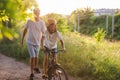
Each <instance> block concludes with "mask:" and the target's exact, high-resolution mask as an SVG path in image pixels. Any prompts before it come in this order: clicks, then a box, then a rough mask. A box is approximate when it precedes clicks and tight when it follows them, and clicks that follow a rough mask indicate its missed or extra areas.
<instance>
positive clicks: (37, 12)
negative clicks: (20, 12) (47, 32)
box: [34, 9, 40, 17]
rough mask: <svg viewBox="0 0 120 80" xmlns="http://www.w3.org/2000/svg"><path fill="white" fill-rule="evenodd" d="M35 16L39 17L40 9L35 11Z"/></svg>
mask: <svg viewBox="0 0 120 80" xmlns="http://www.w3.org/2000/svg"><path fill="white" fill-rule="evenodd" d="M34 15H35V17H39V15H40V10H39V9H36V10H34Z"/></svg>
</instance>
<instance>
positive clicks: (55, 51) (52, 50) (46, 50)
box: [44, 47, 57, 54]
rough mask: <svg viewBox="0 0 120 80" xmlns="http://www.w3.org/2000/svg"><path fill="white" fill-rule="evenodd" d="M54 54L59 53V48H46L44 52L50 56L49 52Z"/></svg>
mask: <svg viewBox="0 0 120 80" xmlns="http://www.w3.org/2000/svg"><path fill="white" fill-rule="evenodd" d="M50 51H51V52H53V53H54V54H56V53H57V48H54V49H51V50H50V49H48V48H47V47H45V51H44V54H49V52H50Z"/></svg>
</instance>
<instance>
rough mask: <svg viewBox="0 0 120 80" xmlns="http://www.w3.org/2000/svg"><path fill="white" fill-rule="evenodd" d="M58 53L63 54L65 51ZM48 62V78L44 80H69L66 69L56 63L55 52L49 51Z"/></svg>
mask: <svg viewBox="0 0 120 80" xmlns="http://www.w3.org/2000/svg"><path fill="white" fill-rule="evenodd" d="M58 52H63V50H58ZM58 52H57V53H58ZM48 62H49V65H48V71H47V76H48V77H47V78H43V79H44V80H68V76H67V73H66V71H65V70H64V68H62V67H61V66H60V65H59V64H56V63H55V60H54V52H52V51H51V50H49V59H48ZM56 73H57V74H56Z"/></svg>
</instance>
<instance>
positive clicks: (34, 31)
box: [25, 20, 46, 45]
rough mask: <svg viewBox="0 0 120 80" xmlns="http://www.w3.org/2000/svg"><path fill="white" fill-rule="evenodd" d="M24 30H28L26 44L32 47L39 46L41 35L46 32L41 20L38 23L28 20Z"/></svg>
mask: <svg viewBox="0 0 120 80" xmlns="http://www.w3.org/2000/svg"><path fill="white" fill-rule="evenodd" d="M25 28H27V30H28V34H27V38H26V42H27V43H28V44H32V45H40V43H41V38H42V35H44V33H45V31H46V26H45V23H44V22H43V21H42V20H39V21H38V22H35V21H32V20H28V21H27V23H26V24H25Z"/></svg>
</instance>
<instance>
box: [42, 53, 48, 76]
mask: <svg viewBox="0 0 120 80" xmlns="http://www.w3.org/2000/svg"><path fill="white" fill-rule="evenodd" d="M43 68H44V74H46V73H47V69H48V54H44V64H43Z"/></svg>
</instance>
